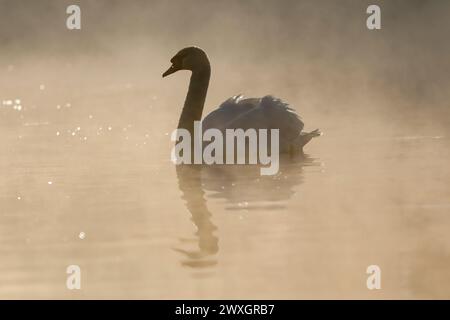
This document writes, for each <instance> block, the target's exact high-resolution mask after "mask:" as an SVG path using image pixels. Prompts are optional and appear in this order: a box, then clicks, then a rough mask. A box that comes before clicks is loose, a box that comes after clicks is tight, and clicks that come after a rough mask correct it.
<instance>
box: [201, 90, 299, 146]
mask: <svg viewBox="0 0 450 320" xmlns="http://www.w3.org/2000/svg"><path fill="white" fill-rule="evenodd" d="M303 126H304V125H303V122H302V121H301V120H300V118H299V116H298V115H297V113H296V112H295V110H294V109H292V108H291V107H290V106H289V105H288V104H287V103H284V102H283V101H282V100H280V99H277V98H275V97H273V96H265V97H263V98H249V99H243V97H242V96H234V97H232V98H230V99H228V100H226V101H225V102H224V103H222V104H221V105H220V107H219V108H218V109H216V110H214V111H213V112H211V113H210V114H209V115H208V116H207V117H206V118H205V119H204V120H203V130H206V129H210V128H217V129H219V130H221V131H224V130H225V129H237V128H241V129H244V130H246V129H250V128H253V129H279V130H280V140H286V141H292V140H294V139H296V138H297V137H298V136H299V135H300V133H301V131H302V130H303Z"/></svg>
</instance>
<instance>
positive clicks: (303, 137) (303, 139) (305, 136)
mask: <svg viewBox="0 0 450 320" xmlns="http://www.w3.org/2000/svg"><path fill="white" fill-rule="evenodd" d="M321 135H322V132H320V130H319V129H316V130H314V131H311V132H302V133H301V134H300V141H299V144H300V148H303V147H304V146H305V144H307V143H308V142H309V141H311V139H312V138H315V137H319V136H321Z"/></svg>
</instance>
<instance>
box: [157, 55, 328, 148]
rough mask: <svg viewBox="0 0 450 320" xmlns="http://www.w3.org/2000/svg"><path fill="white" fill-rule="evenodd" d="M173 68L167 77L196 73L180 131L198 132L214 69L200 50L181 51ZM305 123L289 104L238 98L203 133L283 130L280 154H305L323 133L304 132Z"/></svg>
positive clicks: (210, 119)
mask: <svg viewBox="0 0 450 320" xmlns="http://www.w3.org/2000/svg"><path fill="white" fill-rule="evenodd" d="M170 62H171V63H172V65H171V66H170V68H169V69H167V71H166V72H164V73H163V75H162V76H163V77H166V76H168V75H170V74H172V73H175V72H177V71H179V70H189V71H191V72H192V75H191V79H190V83H189V89H188V93H187V96H186V100H185V102H184V107H183V110H182V112H181V116H180V119H179V122H178V129H181V128H182V129H186V130H188V131H189V132H190V133H191V135H192V134H193V132H194V121H200V120H201V117H202V113H203V108H204V105H205V99H206V94H207V91H208V85H209V79H210V76H211V65H210V63H209V59H208V56H207V54H206V53H205V51H203V50H202V49H200V48H198V47H187V48H184V49H182V50H180V51H179V52H178V53H177V54H176V55H175V56H174V57H173V58H172V59H171V60H170ZM303 126H304V124H303V122H302V121H301V120H300V118H299V116H298V115H297V114H296V112H295V110H294V109H292V108H291V107H290V106H289V104H287V103H285V102H283V101H282V100H280V99H278V98H275V97H273V96H271V95H267V96H264V97H262V98H244V97H243V96H242V95H237V96H233V97H231V98H229V99H228V100H226V101H225V102H223V103H222V104H221V105H220V106H219V108H217V109H216V110H214V111H212V112H211V113H210V114H208V115H207V116H206V117H205V118H204V119H203V121H202V128H203V130H207V129H210V128H216V129H219V130H221V131H222V132H224V131H225V129H244V130H245V129H250V128H253V129H256V130H258V129H279V152H280V153H290V154H296V153H299V152H300V153H303V147H304V146H305V145H306V144H307V143H308V142H309V141H310V140H311V139H312V138H314V137H317V136H320V135H321V132H320V131H319V130H318V129H316V130H314V131H311V132H302V130H303Z"/></svg>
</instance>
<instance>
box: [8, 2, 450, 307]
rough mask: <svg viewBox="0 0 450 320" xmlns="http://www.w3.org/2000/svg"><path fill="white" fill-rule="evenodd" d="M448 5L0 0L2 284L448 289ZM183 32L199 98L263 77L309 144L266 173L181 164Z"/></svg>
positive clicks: (240, 292)
mask: <svg viewBox="0 0 450 320" xmlns="http://www.w3.org/2000/svg"><path fill="white" fill-rule="evenodd" d="M70 4H77V5H79V6H80V7H81V20H82V23H81V24H82V29H81V30H73V31H72V30H68V29H66V18H67V16H68V15H67V14H66V12H65V11H66V7H67V6H68V5H70ZM369 4H378V5H380V7H381V11H382V13H381V18H382V29H381V30H376V31H371V30H368V29H367V28H366V19H367V16H368V15H367V14H366V8H367V7H368V5H369ZM449 14H450V2H449V1H447V0H442V1H439V0H433V1H431V0H430V1H426V0H407V1H406V0H405V1H398V0H390V1H348V0H339V1H337V0H335V1H325V0H321V1H317V0H315V1H300V0H292V1H279V0H276V1H275V0H273V1H268V0H246V1H243V0H241V1H236V0H227V1H211V0H201V1H200V0H190V1H175V0H174V1H167V0H166V1H150V0H148V1H137V0H130V1H115V0H108V1H106V0H105V1H101V0H95V1H93V0H86V1H65V0H39V1H36V0H33V1H32V0H29V1H24V0H14V1H13V0H11V1H5V0H0V103H1V104H0V144H1V149H2V152H1V153H0V240H1V243H0V297H2V298H22V297H25V298H37V297H38V298H48V297H57V298H80V297H81V298H105V297H113V298H123V297H125V298H192V299H196V298H449V297H450V278H449V273H448V270H447V269H448V268H447V266H448V265H449V262H450V237H449V234H450V233H449V232H448V231H449V230H448V225H449V223H450V220H449V215H448V214H449V208H450V203H449V200H448V199H450V187H449V185H448V181H449V179H450V168H449V166H448V163H449V160H450V148H449V147H450V141H449V136H448V135H449V129H450V105H449V101H450V99H449V98H450V90H448V89H449V88H450V77H449V74H450V59H449V56H450V42H449V41H448V35H449V33H450V19H449ZM188 45H197V46H200V47H202V48H203V49H205V51H206V52H207V53H208V55H209V57H210V60H211V64H212V78H211V84H210V90H209V93H208V97H207V102H206V106H205V114H206V113H208V112H210V111H211V110H213V109H214V108H215V107H216V106H218V105H219V104H220V103H221V102H223V101H224V100H225V99H227V98H228V97H230V96H232V95H235V94H239V93H243V94H244V95H247V96H263V95H266V94H274V95H276V96H278V97H280V98H283V99H285V100H286V101H288V102H290V103H291V104H292V105H293V106H294V107H295V108H296V110H297V111H298V113H299V114H300V115H301V116H302V118H303V119H304V122H305V128H306V129H307V130H313V129H316V128H320V129H321V131H323V132H324V136H322V137H320V138H318V139H315V140H314V141H312V142H311V143H310V144H309V145H308V146H307V147H306V152H307V153H308V154H309V155H310V157H311V159H309V160H308V161H305V162H304V163H300V164H299V163H294V164H289V165H287V166H285V167H282V168H281V172H280V175H278V176H276V177H271V178H268V179H260V177H259V176H257V177H255V176H254V173H253V172H246V171H244V172H242V171H237V172H231V173H230V175H227V174H222V173H221V174H219V175H217V174H208V172H206V173H205V172H203V173H202V174H201V178H200V177H199V176H197V174H196V173H195V174H193V176H192V177H191V176H190V175H188V176H187V177H183V176H180V175H177V174H176V173H175V168H174V166H173V164H172V163H170V161H169V159H170V149H171V146H172V143H171V141H170V139H169V134H170V132H171V131H172V130H173V129H174V128H175V126H176V124H177V121H178V117H179V114H180V110H181V106H182V103H183V99H184V97H185V93H186V90H187V84H188V79H189V78H188V77H189V75H188V73H186V72H184V73H183V72H180V73H177V74H175V75H173V76H171V77H170V78H167V79H166V78H165V79H162V78H161V74H162V72H164V71H165V70H166V69H167V67H168V66H169V60H170V58H171V57H172V56H173V55H174V54H175V53H176V52H177V51H178V50H179V49H181V48H183V47H185V46H188ZM9 100H11V101H12V104H11V105H10V104H5V103H4V101H9ZM16 100H17V101H16ZM19 106H20V108H19ZM50 182H51V183H50ZM80 232H85V233H86V238H85V239H83V240H82V239H80V238H79V236H78V235H79V233H80ZM191 250H192V251H191ZM69 264H78V265H80V266H81V268H82V270H83V285H82V286H83V290H81V291H79V292H78V291H69V290H67V289H66V288H65V279H66V274H65V268H66V267H67V266H68V265H69ZM370 264H378V265H380V266H381V267H382V270H383V280H382V281H383V282H382V286H383V290H381V291H369V290H367V288H366V287H365V280H366V274H365V269H366V267H367V266H368V265H370ZM269 288H270V290H269Z"/></svg>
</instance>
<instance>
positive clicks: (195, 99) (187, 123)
mask: <svg viewBox="0 0 450 320" xmlns="http://www.w3.org/2000/svg"><path fill="white" fill-rule="evenodd" d="M210 77H211V67H210V65H209V62H208V63H205V65H203V66H202V67H201V68H199V69H198V70H194V71H192V75H191V80H190V82H189V90H188V93H187V96H186V100H185V102H184V107H183V111H182V112H181V116H180V120H179V122H178V129H181V128H183V129H187V130H188V131H189V132H190V133H191V134H193V132H194V121H200V120H201V118H202V113H203V107H204V105H205V99H206V93H207V91H208V85H209V78H210Z"/></svg>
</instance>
